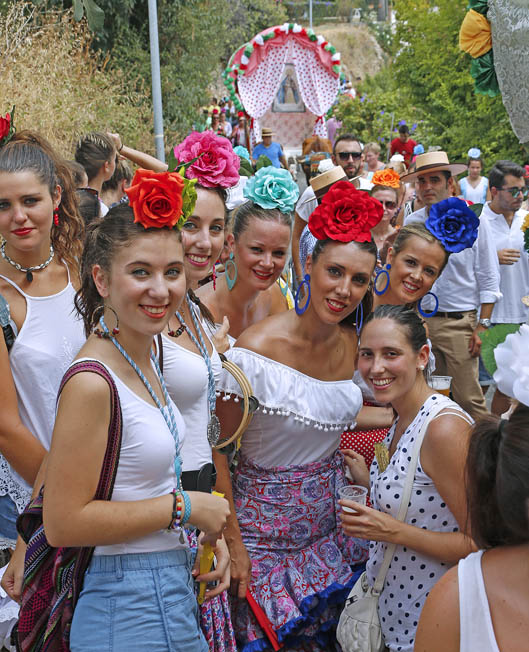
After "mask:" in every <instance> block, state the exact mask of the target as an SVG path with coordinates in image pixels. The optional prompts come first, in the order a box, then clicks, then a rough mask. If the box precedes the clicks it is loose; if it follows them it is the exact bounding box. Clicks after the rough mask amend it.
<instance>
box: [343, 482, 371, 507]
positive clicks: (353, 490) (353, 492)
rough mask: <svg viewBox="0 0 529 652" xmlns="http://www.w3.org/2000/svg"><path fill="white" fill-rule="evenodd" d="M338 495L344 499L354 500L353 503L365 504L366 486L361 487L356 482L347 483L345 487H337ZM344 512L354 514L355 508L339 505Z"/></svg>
mask: <svg viewBox="0 0 529 652" xmlns="http://www.w3.org/2000/svg"><path fill="white" fill-rule="evenodd" d="M338 495H339V496H340V498H342V499H344V500H354V501H355V503H360V504H361V505H365V504H366V497H367V489H366V487H361V486H360V485H358V484H349V485H347V486H345V487H340V488H339V489H338ZM341 507H342V509H343V511H344V512H349V514H356V513H357V511H356V509H352V507H345V506H344V505H342V506H341Z"/></svg>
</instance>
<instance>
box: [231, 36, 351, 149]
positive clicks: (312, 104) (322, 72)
mask: <svg viewBox="0 0 529 652" xmlns="http://www.w3.org/2000/svg"><path fill="white" fill-rule="evenodd" d="M223 78H224V84H225V85H226V87H227V88H228V91H229V95H230V97H231V99H232V100H233V102H234V104H235V106H236V107H237V110H238V111H243V110H244V111H245V112H246V113H247V114H248V116H250V119H251V125H250V126H251V131H252V140H253V141H254V142H259V141H260V140H261V127H262V126H263V125H264V126H266V127H271V128H272V129H274V131H278V126H279V121H278V122H276V124H274V123H273V115H271V114H281V117H282V119H281V124H282V125H283V127H284V128H285V127H286V129H287V130H288V134H287V133H285V136H287V135H290V137H291V135H292V134H293V133H296V131H297V132H298V133H297V138H299V140H298V142H299V143H300V142H301V141H302V140H303V139H304V138H306V137H307V136H308V135H310V132H312V133H314V134H315V135H318V136H321V137H323V138H327V128H326V125H325V115H326V113H327V112H328V111H329V109H330V108H331V106H332V105H333V103H334V102H335V100H336V97H337V95H338V91H339V87H340V53H339V52H337V51H336V48H335V47H333V46H332V45H331V44H330V43H329V42H328V41H327V40H326V39H325V38H324V37H323V36H317V35H316V34H315V33H314V31H313V30H312V29H305V28H304V27H301V25H297V24H295V23H285V24H284V25H278V26H276V27H270V28H268V29H265V30H264V31H262V32H260V33H259V34H257V36H255V37H254V38H253V39H252V40H251V41H249V42H248V43H245V44H244V45H243V46H241V47H240V48H239V49H238V50H236V51H235V52H234V54H233V55H232V57H231V59H230V62H229V64H228V66H227V68H226V69H225V71H224V73H223ZM286 114H292V115H291V116H290V117H289V119H286ZM296 114H297V117H296ZM302 114H304V116H306V117H301V115H302ZM263 118H264V119H263ZM271 118H272V124H270V119H271ZM283 118H285V119H283ZM307 118H308V120H309V121H310V125H309V127H308V128H309V129H310V131H309V133H307V131H306V130H307ZM289 120H290V122H289ZM296 125H297V129H296ZM304 130H305V131H304ZM278 140H280V141H281V142H282V144H286V143H285V142H284V140H282V138H281V134H279V138H278Z"/></svg>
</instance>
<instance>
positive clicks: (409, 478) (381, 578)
mask: <svg viewBox="0 0 529 652" xmlns="http://www.w3.org/2000/svg"><path fill="white" fill-rule="evenodd" d="M446 407H447V405H446V403H445V402H444V401H440V402H439V403H437V404H436V405H434V406H433V407H432V409H431V410H430V413H429V414H428V416H427V417H426V419H425V420H424V421H423V423H422V426H421V429H420V430H419V434H418V435H417V438H416V440H415V445H414V447H413V452H412V454H411V460H410V464H409V466H408V471H407V472H406V482H405V484H404V489H403V491H402V498H401V501H400V507H399V513H398V515H397V520H398V521H404V519H405V518H406V514H407V513H408V505H409V502H410V496H411V490H412V486H413V481H414V479H415V471H416V469H417V463H418V461H419V455H420V452H421V446H422V442H423V439H424V436H425V435H426V431H427V430H428V426H429V425H430V422H431V421H433V419H434V418H435V417H436V416H437V415H438V414H439V412H441V410H443V409H444V408H446ZM396 547H397V544H396V543H392V544H390V545H389V546H388V547H387V548H386V552H385V553H384V559H383V560H382V564H381V566H380V570H379V571H378V575H377V579H376V580H375V585H374V586H373V591H374V592H375V593H376V594H377V595H380V593H382V589H383V587H384V582H385V580H386V575H387V572H388V569H389V565H390V564H391V561H392V559H393V555H394V554H395V549H396Z"/></svg>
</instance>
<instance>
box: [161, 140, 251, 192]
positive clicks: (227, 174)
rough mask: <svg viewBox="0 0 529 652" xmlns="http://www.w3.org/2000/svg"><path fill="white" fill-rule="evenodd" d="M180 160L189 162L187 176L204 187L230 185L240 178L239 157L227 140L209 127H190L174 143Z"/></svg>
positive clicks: (176, 155) (175, 152) (227, 186)
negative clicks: (177, 141)
mask: <svg viewBox="0 0 529 652" xmlns="http://www.w3.org/2000/svg"><path fill="white" fill-rule="evenodd" d="M173 152H174V156H175V159H176V160H177V161H178V162H179V164H185V163H189V162H190V161H193V159H196V160H195V161H193V162H192V163H191V164H190V165H189V166H187V168H186V171H185V176H186V177H187V178H188V179H196V180H197V183H199V184H200V185H201V186H204V187H205V188H217V187H219V186H220V187H221V188H231V187H233V186H235V185H236V184H237V183H238V181H239V166H240V160H239V157H238V156H237V154H235V152H234V151H233V147H232V146H231V143H230V141H229V140H228V139H227V138H224V136H217V134H215V133H213V132H212V131H203V132H201V133H199V132H198V131H192V132H191V133H190V134H189V136H187V138H186V139H185V140H184V141H183V142H181V143H180V145H176V146H175V147H174V150H173Z"/></svg>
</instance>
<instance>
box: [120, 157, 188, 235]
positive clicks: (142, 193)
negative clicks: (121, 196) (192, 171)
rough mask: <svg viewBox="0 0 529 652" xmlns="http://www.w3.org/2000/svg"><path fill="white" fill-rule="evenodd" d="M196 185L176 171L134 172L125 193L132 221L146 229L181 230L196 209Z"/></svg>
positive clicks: (140, 170) (141, 170) (139, 170)
mask: <svg viewBox="0 0 529 652" xmlns="http://www.w3.org/2000/svg"><path fill="white" fill-rule="evenodd" d="M195 184H196V180H195V179H193V180H190V179H185V178H184V176H183V174H181V173H179V172H152V171H151V170H143V169H141V168H140V169H138V170H136V173H135V174H134V178H133V179H132V184H131V185H130V187H129V188H127V189H126V190H125V192H126V193H127V195H128V196H129V203H130V205H131V207H132V210H133V211H134V221H135V222H138V223H139V224H141V225H143V226H144V227H145V228H146V229H148V228H151V227H155V228H162V227H164V226H166V227H169V228H173V227H175V226H176V228H177V229H180V228H182V225H183V223H184V222H186V221H187V220H188V219H189V217H191V215H192V213H193V209H194V208H195V202H196V199H197V192H196V190H195V187H194V186H195Z"/></svg>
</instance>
